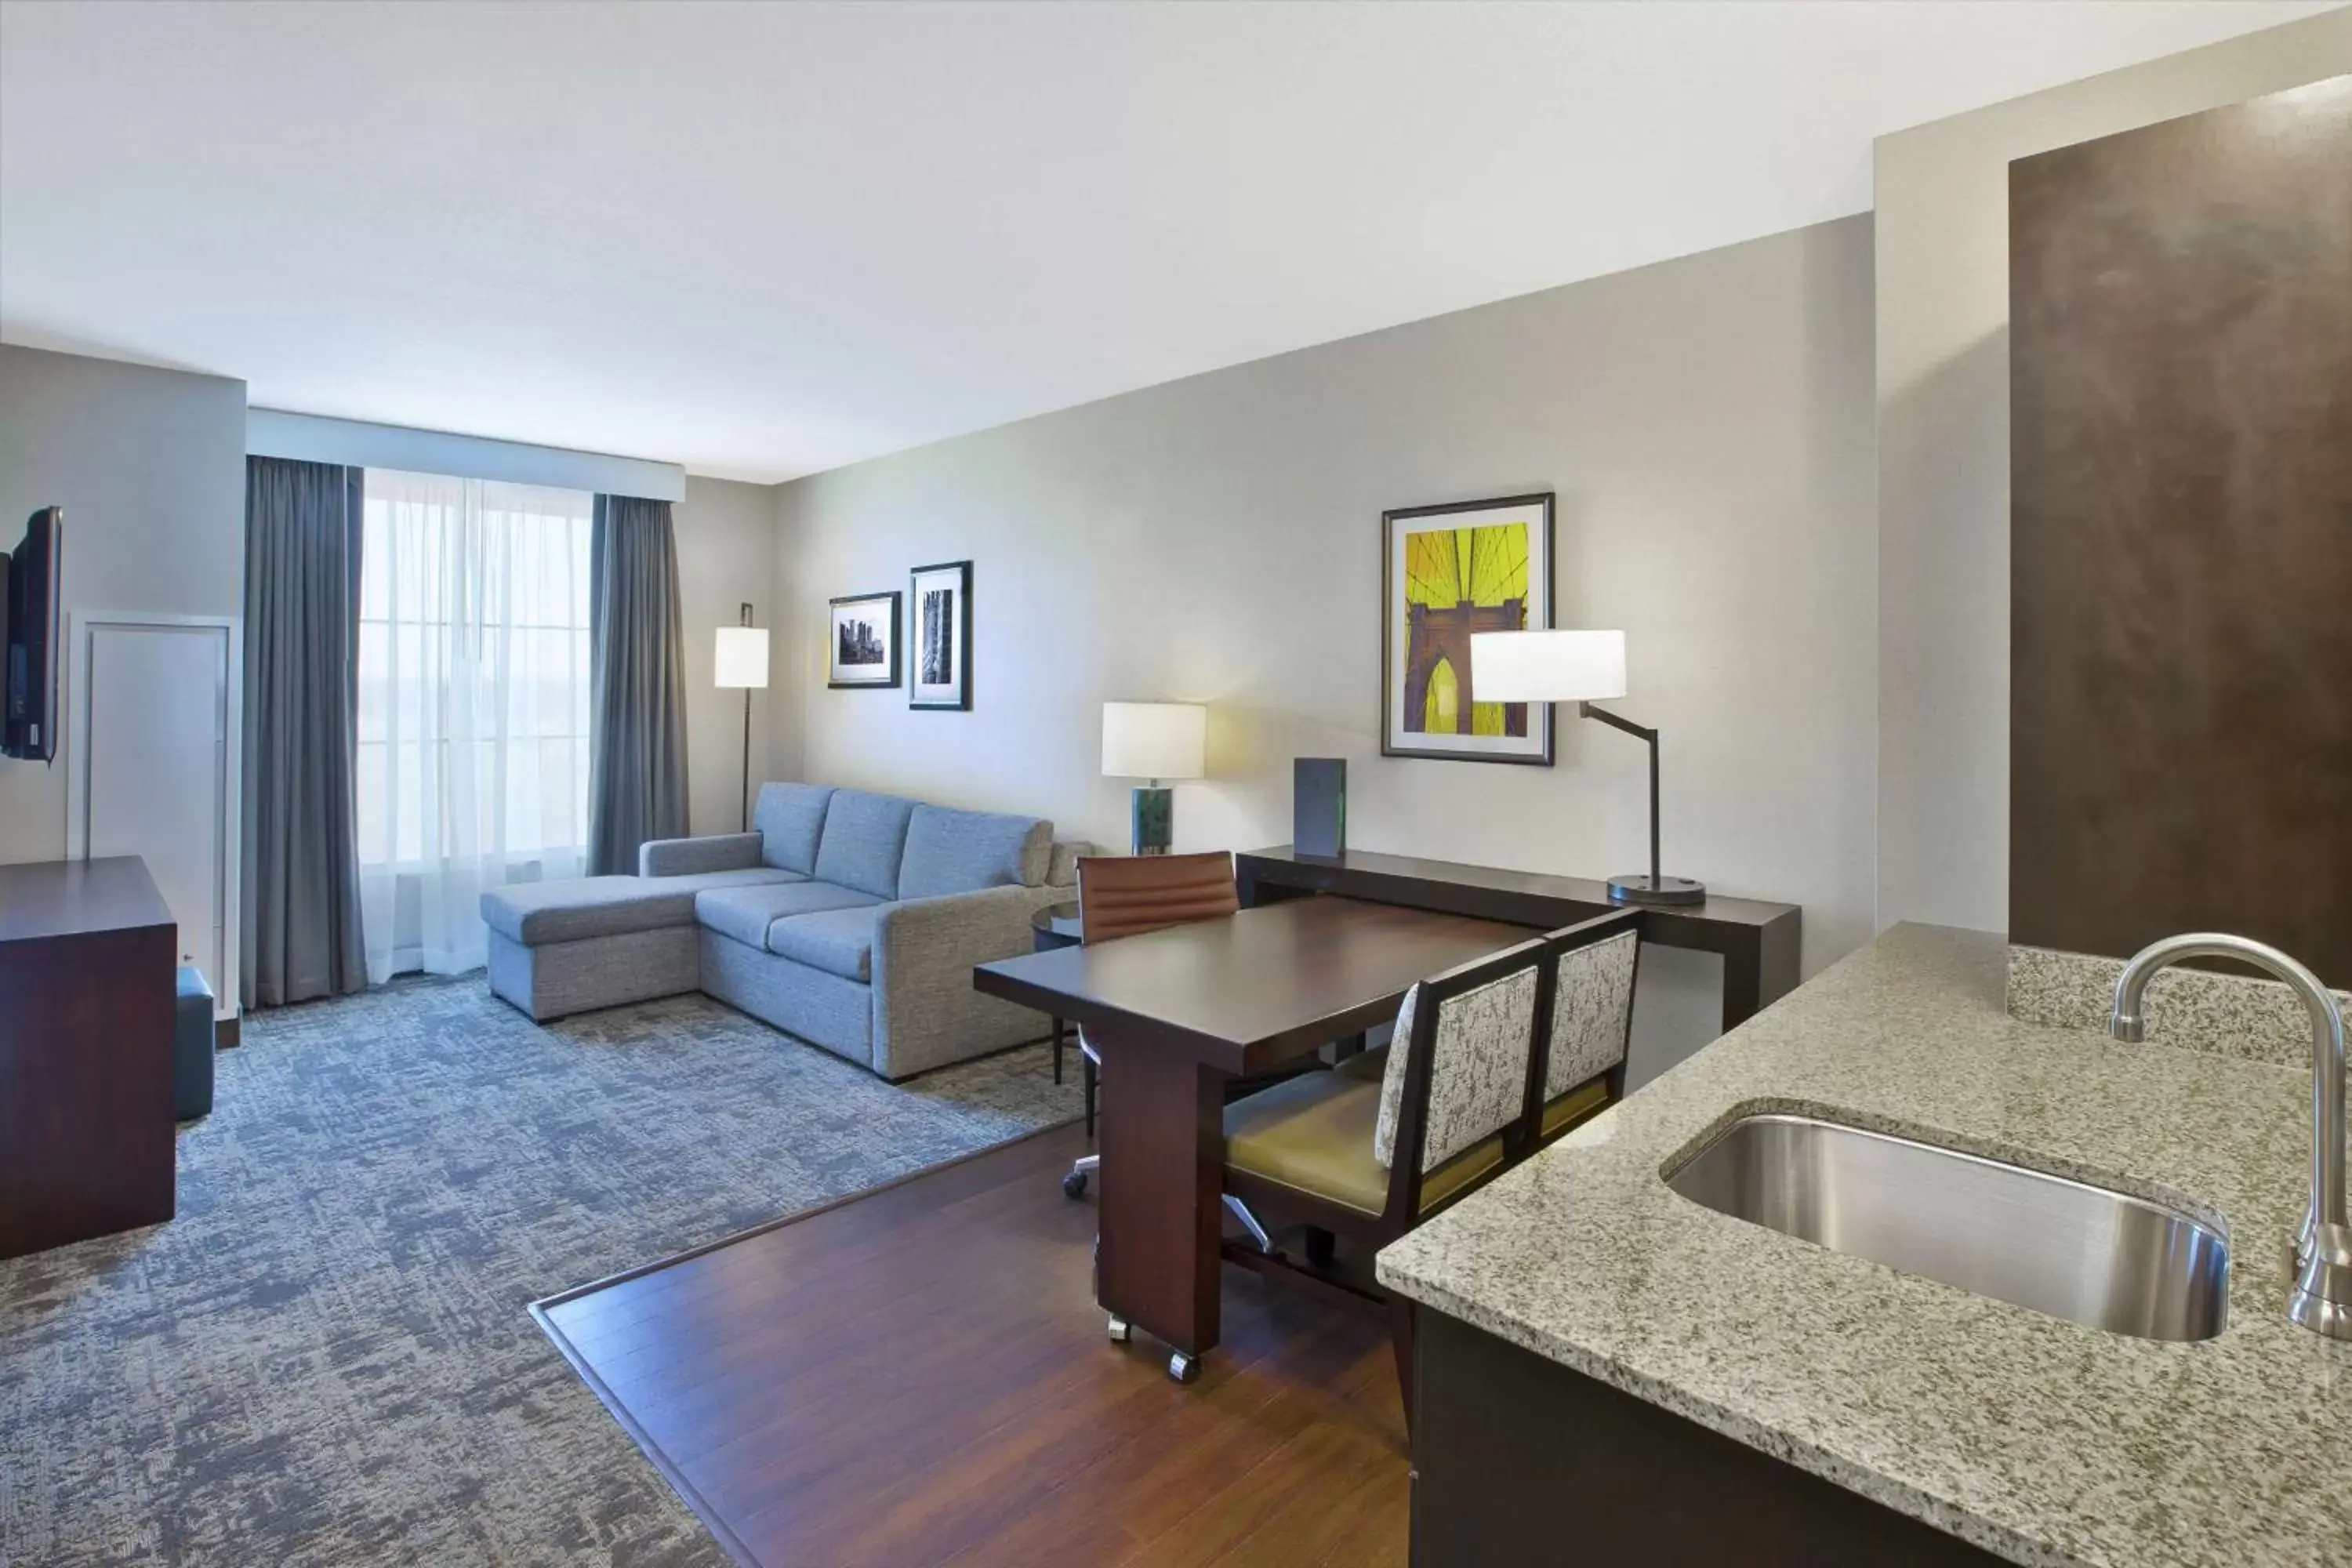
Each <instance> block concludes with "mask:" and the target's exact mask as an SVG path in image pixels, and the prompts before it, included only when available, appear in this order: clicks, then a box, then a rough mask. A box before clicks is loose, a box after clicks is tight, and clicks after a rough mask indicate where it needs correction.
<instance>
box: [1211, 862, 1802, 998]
mask: <svg viewBox="0 0 2352 1568" xmlns="http://www.w3.org/2000/svg"><path fill="white" fill-rule="evenodd" d="M1234 876H1235V878H1236V879H1238V880H1239V882H1240V886H1241V900H1242V906H1243V907H1244V909H1247V908H1251V907H1254V906H1255V905H1258V904H1267V903H1273V902H1275V901H1276V900H1281V899H1297V898H1305V897H1307V896H1309V895H1311V894H1315V893H1336V894H1339V895H1340V896H1342V897H1344V898H1350V899H1362V900H1367V901H1368V902H1371V903H1376V904H1398V905H1402V906H1403V907H1404V908H1407V909H1415V910H1436V911H1438V912H1439V913H1442V914H1449V915H1469V916H1472V917H1474V918H1475V919H1478V920H1486V921H1505V922H1506V923H1507V924H1511V925H1522V926H1535V927H1538V928H1540V929H1543V930H1546V931H1552V930H1557V929H1559V927H1561V926H1568V925H1574V924H1575V923H1576V922H1577V921H1581V920H1590V919H1591V918H1592V917H1593V916H1594V915H1601V914H1607V913H1608V912H1609V911H1610V910H1618V909H1623V908H1625V907H1626V906H1625V905H1622V904H1613V903H1611V902H1610V901H1609V885H1608V884H1607V883H1606V882H1598V881H1593V880H1591V879H1588V878H1583V877H1552V876H1546V875H1544V874H1543V873H1541V872H1537V871H1510V870H1505V869H1503V868H1499V867H1495V866H1457V865H1455V864H1454V863H1453V862H1452V861H1449V860H1423V859H1419V858H1415V857H1412V856H1410V855H1378V854H1373V853H1371V852H1370V851H1368V850H1361V849H1351V850H1349V852H1348V853H1347V854H1345V855H1341V856H1338V857H1334V858H1320V857H1314V856H1305V855H1299V854H1297V853H1296V852H1295V851H1293V850H1292V848H1291V847H1290V846H1289V845H1287V844H1285V845H1282V846H1281V847H1277V848H1273V849H1253V850H1249V851H1247V852H1245V853H1244V854H1240V855H1236V856H1235V857H1234ZM1803 920H1804V912H1803V910H1801V909H1799V908H1798V907H1797V906H1796V905H1795V904H1776V903H1769V902H1767V901H1765V900H1759V899H1723V898H1711V899H1708V900H1706V902H1705V903H1702V904H1685V905H1680V906H1673V907H1667V906H1659V907H1654V908H1648V909H1644V910H1643V911H1642V940H1643V942H1655V943H1657V944H1658V945H1659V946H1661V947H1683V948H1691V949H1694V950H1696V951H1697V952H1712V953H1717V954H1719V955H1720V956H1721V957H1722V959H1723V1026H1724V1027H1725V1028H1726V1029H1733V1028H1737V1027H1738V1026H1740V1025H1742V1024H1744V1023H1746V1022H1747V1021H1748V1019H1749V1018H1752V1017H1754V1016H1756V1014H1757V1013H1759V1011H1761V1010H1762V1009H1764V1008H1765V1007H1768V1006H1769V1005H1772V1004H1773V1003H1775V1002H1777V1001H1779V1000H1780V998H1781V997H1783V996H1785V995H1787V994H1789V993H1790V992H1791V991H1793V990H1795V989H1796V988H1797V961H1798V952H1799V944H1800V940H1801V932H1802V928H1803Z"/></svg>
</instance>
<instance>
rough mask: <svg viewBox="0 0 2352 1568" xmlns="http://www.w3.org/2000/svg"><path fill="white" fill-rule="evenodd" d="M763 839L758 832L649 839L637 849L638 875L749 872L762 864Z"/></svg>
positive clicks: (684, 875)
mask: <svg viewBox="0 0 2352 1568" xmlns="http://www.w3.org/2000/svg"><path fill="white" fill-rule="evenodd" d="M764 842H766V841H765V840H764V839H763V838H762V837H761V836H760V835H759V834H757V833H715V834H712V835H710V836H709V837H706V838H655V839H649V840H648V841H646V843H645V844H644V845H642V846H640V847H638V849H637V875H638V876H640V877H688V876H692V875H694V874H695V873H697V872H698V871H746V870H749V869H751V868H752V867H754V866H757V865H758V864H759V863H760V847H761V845H762V844H763V843H764Z"/></svg>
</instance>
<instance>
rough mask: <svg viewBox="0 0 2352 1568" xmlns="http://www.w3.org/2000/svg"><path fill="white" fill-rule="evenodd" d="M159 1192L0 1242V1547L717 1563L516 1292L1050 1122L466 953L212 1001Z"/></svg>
mask: <svg viewBox="0 0 2352 1568" xmlns="http://www.w3.org/2000/svg"><path fill="white" fill-rule="evenodd" d="M245 1039H246V1043H245V1044H244V1045H243V1046H241V1047H238V1048H236V1049H235V1050H230V1051H225V1052H223V1053H222V1054H221V1057H220V1063H219V1087H218V1098H217V1100H216V1102H215V1107H216V1108H215V1111H214V1113H213V1115H212V1116H211V1117H210V1118H209V1119H207V1120H205V1121H201V1122H197V1123H195V1124H194V1125H193V1126H191V1127H188V1128H186V1129H184V1130H183V1131H182V1132H181V1134H180V1187H179V1191H180V1208H179V1217H178V1218H177V1219H175V1220H174V1221H173V1222H172V1223H171V1224H169V1225H166V1226H156V1227H153V1228H151V1229H147V1230H143V1231H134V1232H131V1233H130V1234H128V1235H125V1236H119V1237H106V1238H104V1239H101V1240H98V1241H91V1242H85V1243H82V1244H80V1245H78V1246H74V1247H61V1248H58V1249H57V1250H55V1251H51V1252H47V1253H41V1254H37V1255H36V1256H34V1257H30V1258H17V1259H15V1260H13V1261H10V1262H5V1263H0V1563H5V1564H7V1565H8V1568H30V1565H32V1564H35V1563H38V1564H43V1565H44V1568H47V1565H48V1564H79V1563H230V1564H264V1563H334V1564H339V1565H341V1564H357V1563H436V1564H437V1563H625V1564H671V1563H697V1564H699V1563H723V1562H724V1561H725V1559H724V1557H723V1556H722V1554H721V1553H720V1552H719V1548H718V1546H717V1545H716V1543H714V1542H712V1541H711V1540H710V1538H709V1536H708V1535H707V1534H706V1533H704V1531H703V1530H702V1528H701V1526H700V1525H699V1524H698V1523H697V1522H696V1521H695V1520H694V1518H693V1516H692V1515H691V1514H689V1513H688V1511H687V1510H686V1508H685V1507H684V1505H683V1504H681V1503H679V1502H678V1501H677V1499H676V1497H675V1496H674V1495H672V1493H671V1492H670V1490H669V1489H668V1488H667V1486H666V1485H665V1484H664V1483H663V1481H662V1480H661V1479H660V1478H659V1476H657V1475H656V1473H655V1471H654V1469H653V1468H652V1467H651V1466H650V1465H648V1464H647V1463H646V1460H645V1459H644V1458H643V1457H642V1456H640V1455H639V1454H638V1452H637V1450H636V1447H635V1445H634V1444H632V1443H631V1442H630V1440H629V1439H628V1437H627V1436H625V1435H624V1434H623V1432H622V1431H621V1429H620V1427H619V1426H616V1425H615V1424H614V1422H613V1420H612V1418H611V1417H610V1416H608V1415H606V1414H605V1413H604V1408H603V1406H601V1405H598V1404H597V1402H596V1399H595V1397H594V1395H593V1394H590V1393H589V1392H588V1390H587V1389H586V1388H585V1387H584V1386H583V1385H582V1384H581V1383H580V1381H579V1379H578V1378H576V1377H575V1376H573V1375H572V1372H571V1370H570V1368H568V1367H567V1366H566V1365H565V1364H564V1363H563V1361H562V1358H561V1357H560V1356H559V1355H558V1354H557V1353H556V1352H555V1351H554V1349H553V1348H552V1347H551V1346H550V1345H549V1343H548V1342H547V1341H546V1340H545V1338H544V1337H542V1336H541V1333H540V1331H539V1330H538V1328H537V1327H536V1326H535V1325H534V1324H533V1323H532V1321H531V1320H530V1315H529V1313H528V1312H527V1311H526V1310H525V1306H526V1303H528V1302H530V1301H531V1300H535V1299H537V1298H539V1297H541V1296H546V1295H551V1294H552V1293H554V1292H556V1291H558V1290H561V1289H565V1288H567V1287H570V1286H573V1285H578V1284H582V1283H583V1282H585V1281H587V1280H591V1279H597V1278H600V1277H602V1276H604V1275H605V1274H609V1273H613V1272H614V1271H616V1270H618V1269H621V1268H627V1267H629V1266H632V1265H635V1264H639V1263H644V1262H648V1261H650V1260H652V1259H654V1258H659V1257H662V1256H664V1255H666V1254H667V1253H671V1252H676V1251H678V1250H681V1249H683V1248H685V1247H692V1246H695V1245H698V1244H699V1243H702V1242H707V1241H710V1240H714V1239H716V1238H718V1237H722V1236H725V1235H727V1234H729V1233H730V1232H732V1231H736V1230H740V1229H742V1228H744V1227H745V1226H751V1225H753V1224H756V1223H758V1222H760V1221H761V1220H765V1219H770V1218H772V1217H774V1216H776V1215H781V1214H786V1213H790V1212H793V1211H794V1210H797V1209H801V1208H805V1207H807V1206H809V1205H813V1204H817V1203H821V1202H824V1200H826V1199H829V1198H834V1197H838V1196H840V1195H842V1194H846V1193H852V1192H856V1191H859V1190H861V1189H864V1188H866V1187H871V1186H874V1185H876V1184H879V1183H882V1182H885V1181H887V1180H888V1179H890V1178H891V1177H893V1176H897V1175H900V1174H903V1173H907V1172H909V1171H913V1170H917V1169H919V1168H921V1167H922V1166H925V1165H929V1164H932V1163H937V1162H939V1161H941V1160H945V1159H949V1158H951V1157H953V1156H956V1155H959V1154H964V1153H969V1152H973V1151H975V1150H979V1149H982V1148H986V1147H988V1146H990V1145H992V1144H995V1143H999V1142H1004V1141H1005V1140H1007V1139H1011V1138H1014V1137H1017V1136H1019V1135H1021V1134H1023V1133H1025V1132H1029V1131H1034V1130H1035V1129H1038V1128H1041V1127H1046V1126H1051V1125H1054V1124H1055V1123H1057V1122H1060V1121H1066V1120H1068V1119H1069V1118H1070V1117H1072V1116H1074V1115H1076V1111H1077V1103H1078V1101H1077V1089H1076V1079H1077V1074H1076V1072H1072V1073H1071V1074H1070V1075H1069V1078H1070V1080H1071V1081H1070V1083H1069V1084H1068V1085H1066V1086H1064V1087H1062V1088H1056V1087H1055V1085H1054V1083H1053V1080H1052V1075H1051V1072H1050V1071H1049V1069H1048V1067H1047V1056H1046V1049H1045V1047H1043V1046H1034V1047H1023V1048H1022V1049H1020V1050H1018V1051H1013V1052H1011V1053H1008V1054H1006V1055H1004V1056H1001V1057H996V1058H991V1059H989V1060H985V1061H980V1062H972V1063H967V1064H964V1065H962V1066H961V1067H956V1068H947V1069H945V1070H943V1071H941V1072H938V1073H934V1074H931V1075H929V1076H927V1077H924V1078H921V1079H915V1080H913V1081H912V1082H909V1083H907V1084H902V1085H897V1086H893V1085H890V1084H887V1083H884V1082H882V1081H881V1080H880V1079H877V1078H874V1077H873V1076H872V1075H870V1074H868V1073H866V1072H865V1071H864V1070H863V1069H861V1068H855V1067H852V1066H850V1065H849V1064H848V1063H846V1062H843V1061H841V1060H839V1059H837V1058H834V1057H831V1056H828V1055H827V1054H825V1053H824V1052H823V1051H820V1050H817V1049H815V1048H814V1047H809V1046H804V1045H801V1044H798V1043H796V1042H793V1041H792V1040H789V1039H787V1038H786V1037H782V1036H780V1035H778V1034H776V1033H775V1032H774V1031H772V1030H771V1029H769V1028H767V1027H766V1026H764V1025H761V1024H760V1023H757V1022H755V1021H754V1020H752V1019H750V1018H747V1017H744V1016H741V1015H740V1014H737V1013H734V1012H732V1011H730V1010H729V1009H727V1008H725V1007H722V1006H720V1005H719V1004H717V1003H715V1002H711V1001H709V1000H708V999H706V998H703V997H699V996H689V997H679V998H674V999H672V1000H669V1001H665V1002H656V1003H648V1004H646V1005H640V1006H635V1007H627V1008H618V1009H615V1010H614V1011H611V1012H607V1013H598V1014H592V1015H589V1016H584V1017H580V1018H575V1019H570V1020H566V1021H564V1022H562V1023H559V1024H556V1025H553V1026H548V1027H546V1028H541V1027H539V1026H535V1025H533V1024H531V1023H530V1021H529V1020H528V1019H526V1018H524V1017H523V1016H521V1015H520V1014H518V1013H516V1012H514V1011H513V1010H512V1009H510V1008H509V1007H507V1006H506V1005H504V1004H502V1003H499V1002H497V1001H495V1000H494V999H492V998H491V997H490V996H489V994H488V991H487V990H486V988H485V987H484V985H483V983H482V980H481V978H480V976H479V975H478V974H477V975H472V976H467V977H462V978H459V979H456V980H410V981H403V982H400V983H397V984H394V985H391V986H389V987H386V988H384V989H383V990H381V991H378V992H374V993H371V994H366V995H362V996H357V997H352V998H350V999H348V1000H344V1001H340V1002H328V1003H315V1004H311V1005H306V1006H300V1007H294V1008H289V1009H286V1010H284V1011H282V1012H275V1013H267V1014H260V1015H257V1016H254V1017H251V1018H249V1019H247V1024H246V1030H245Z"/></svg>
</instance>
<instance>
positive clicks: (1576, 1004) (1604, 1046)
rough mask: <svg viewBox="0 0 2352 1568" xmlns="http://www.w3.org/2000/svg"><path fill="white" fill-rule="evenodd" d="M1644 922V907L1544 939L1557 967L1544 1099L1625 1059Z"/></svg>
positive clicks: (1597, 1074) (1603, 918)
mask: <svg viewBox="0 0 2352 1568" xmlns="http://www.w3.org/2000/svg"><path fill="white" fill-rule="evenodd" d="M1640 922H1641V912H1640V911H1639V910H1614V911H1612V912H1611V913H1609V914H1605V915H1601V916H1599V917H1598V918H1596V919H1593V920H1589V921H1579V922H1578V923H1577V924H1575V925H1572V926H1570V927H1568V928H1567V929H1566V930H1564V931H1553V932H1552V933H1551V934H1550V935H1549V936H1547V937H1545V938H1544V941H1545V942H1546V943H1548V944H1549V946H1550V947H1551V950H1552V954H1553V957H1554V960H1555V961H1556V963H1557V965H1558V967H1557V969H1556V970H1555V972H1554V976H1553V980H1552V993H1551V1041H1550V1046H1549V1049H1548V1050H1547V1052H1546V1053H1545V1058H1546V1059H1545V1063H1544V1081H1543V1093H1542V1095H1541V1097H1540V1099H1541V1100H1542V1102H1543V1103H1546V1104H1549V1102H1550V1101H1552V1100H1558V1099H1559V1097H1560V1096H1561V1095H1563V1094H1566V1093H1567V1092H1568V1091H1569V1090H1570V1089H1575V1088H1577V1087H1578V1086H1579V1085H1580V1084H1585V1083H1590V1082H1591V1080H1592V1079H1596V1078H1598V1077H1600V1076H1601V1074H1602V1073H1605V1072H1607V1071H1608V1070H1609V1069H1610V1068H1613V1067H1615V1066H1617V1065H1618V1064H1619V1063H1620V1062H1622V1061H1623V1060H1624V1059H1625V1047H1626V1046H1627V1044H1628V1042H1629V1041H1630V1040H1631V1039H1632V1037H1633V974H1634V969H1635V965H1636V964H1637V963H1639V961H1640V954H1641V941H1640V936H1639V930H1640Z"/></svg>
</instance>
